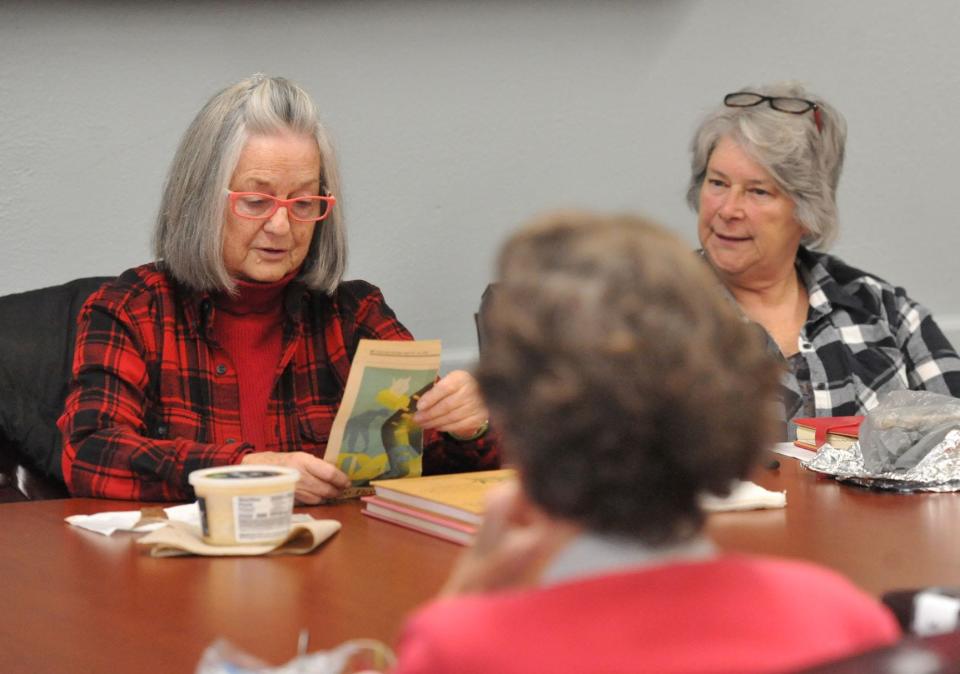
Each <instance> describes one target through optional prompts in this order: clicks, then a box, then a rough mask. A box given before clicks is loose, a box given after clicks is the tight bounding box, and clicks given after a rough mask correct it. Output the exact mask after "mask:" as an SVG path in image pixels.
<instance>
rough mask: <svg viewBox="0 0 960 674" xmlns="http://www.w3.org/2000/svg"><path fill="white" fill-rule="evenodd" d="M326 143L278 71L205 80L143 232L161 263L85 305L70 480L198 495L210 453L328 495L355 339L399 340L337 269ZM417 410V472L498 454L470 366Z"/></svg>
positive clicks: (383, 311) (334, 191) (142, 492)
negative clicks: (209, 86)
mask: <svg viewBox="0 0 960 674" xmlns="http://www.w3.org/2000/svg"><path fill="white" fill-rule="evenodd" d="M339 187H340V184H339V177H338V171H337V164H336V159H335V157H334V153H333V150H332V147H331V144H330V140H329V138H328V136H327V134H326V132H325V131H324V129H323V127H322V125H321V124H320V122H319V120H318V118H317V113H316V109H315V106H314V104H313V102H312V101H311V99H310V97H309V96H308V95H307V93H306V92H305V91H303V89H301V88H300V87H298V86H297V85H295V84H293V83H292V82H290V81H288V80H285V79H283V78H273V77H265V76H262V75H255V76H253V77H251V78H249V79H246V80H243V81H241V82H238V83H237V84H235V85H233V86H231V87H229V88H227V89H225V90H223V91H221V92H220V93H218V94H216V95H215V96H214V97H213V98H211V99H210V101H209V102H207V104H206V105H205V106H204V107H203V109H202V110H201V111H200V112H199V113H198V114H197V116H196V118H195V119H194V120H193V123H192V124H191V125H190V127H189V128H188V129H187V132H186V134H185V135H184V137H183V139H182V141H181V143H180V146H179V148H178V150H177V153H176V156H175V157H174V160H173V164H172V166H171V169H170V173H169V176H168V178H167V183H166V187H165V190H164V194H163V199H162V202H161V205H160V212H159V215H158V218H157V222H156V228H155V231H154V248H155V252H156V256H157V261H156V262H154V263H151V264H146V265H143V266H140V267H137V268H135V269H131V270H128V271H127V272H125V273H124V274H122V275H121V276H120V277H118V278H117V279H116V280H114V281H113V282H110V283H108V284H107V285H105V286H104V287H103V288H102V289H101V290H99V291H98V292H97V293H95V294H94V295H93V296H92V297H91V298H90V299H89V300H88V301H87V303H86V305H85V306H84V308H83V310H82V312H81V315H80V325H79V331H78V337H77V345H76V355H75V362H74V370H73V380H72V385H71V390H70V393H69V395H68V397H67V402H66V408H65V411H64V413H63V415H62V417H61V418H60V421H59V424H58V425H59V427H60V430H61V432H62V434H63V437H64V450H63V459H62V465H63V472H64V478H65V480H66V483H67V486H68V488H69V489H70V492H71V493H72V494H74V495H84V496H102V497H108V498H120V499H135V500H184V499H189V498H192V489H191V487H190V486H189V484H188V482H187V475H188V474H189V473H190V472H191V471H193V470H196V469H199V468H204V467H208V466H216V465H227V464H238V463H258V464H264V463H266V464H280V465H286V466H290V467H293V468H296V469H297V470H299V472H300V480H299V482H298V483H297V489H296V497H297V500H298V501H300V502H301V503H317V502H318V501H320V500H322V499H325V498H330V497H335V496H337V495H338V494H340V493H341V492H342V490H343V489H344V488H345V487H347V485H348V484H349V479H348V477H347V476H346V475H345V474H344V473H343V472H342V471H340V470H338V469H337V467H336V466H334V465H332V464H330V463H327V462H326V461H324V460H323V459H322V457H323V454H324V451H325V449H326V443H327V439H328V437H329V434H330V428H331V424H332V422H333V419H334V417H335V415H336V412H337V409H338V407H339V404H340V399H341V396H342V394H343V389H344V386H345V383H346V379H347V374H348V372H349V369H350V361H351V358H352V357H353V355H354V353H355V352H356V349H357V345H358V342H359V340H360V339H364V338H366V339H388V340H409V339H412V337H411V335H410V333H409V332H408V331H407V330H406V329H405V328H404V327H403V325H401V324H400V322H399V321H398V320H397V318H396V316H395V315H394V313H393V311H391V309H390V308H389V307H388V306H387V305H386V303H385V301H384V298H383V295H382V294H381V293H380V291H379V290H378V289H377V288H376V287H374V286H372V285H370V284H369V283H366V282H363V281H343V280H342V275H343V271H344V267H345V261H346V240H345V233H344V227H343V222H342V213H341V208H340V204H338V202H337V195H338V194H339ZM413 418H414V421H416V422H417V423H418V424H419V425H420V426H422V427H423V428H424V429H425V430H426V433H425V434H424V456H423V469H424V472H427V473H430V472H447V471H458V470H467V469H482V468H492V467H496V466H497V465H498V462H499V455H498V452H497V449H496V447H495V445H494V444H493V443H492V442H491V441H490V439H489V438H487V437H485V433H486V419H487V411H486V408H485V406H484V404H483V402H482V400H481V399H480V396H479V394H478V391H477V386H476V382H475V380H474V379H473V377H472V376H471V375H470V374H469V373H467V372H464V371H457V372H451V373H450V374H448V375H447V376H445V377H443V378H442V379H440V380H439V381H438V382H437V383H436V384H435V385H434V387H433V388H432V389H431V390H430V391H428V392H426V393H424V394H423V395H422V396H421V397H420V399H419V401H418V404H417V412H416V414H415V415H414V417H413Z"/></svg>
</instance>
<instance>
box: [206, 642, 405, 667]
mask: <svg viewBox="0 0 960 674" xmlns="http://www.w3.org/2000/svg"><path fill="white" fill-rule="evenodd" d="M395 664H396V657H395V656H394V654H393V651H391V650H390V648H389V647H387V646H385V645H384V644H382V643H381V642H379V641H376V640H375V639H352V640H350V641H346V642H344V643H342V644H340V645H339V646H337V647H336V648H334V649H333V650H329V651H317V652H314V653H303V654H301V655H298V656H297V657H295V658H294V659H292V660H290V661H289V662H287V663H285V664H283V665H280V666H279V667H270V666H268V665H266V664H264V663H263V662H262V661H260V660H259V659H257V658H255V657H253V656H252V655H250V654H249V653H245V652H244V651H242V650H240V649H239V648H237V647H236V646H235V645H233V644H231V643H230V642H229V641H226V640H223V639H219V640H217V641H215V642H213V643H212V644H211V645H210V646H208V647H207V649H206V650H205V651H204V652H203V655H202V656H201V657H200V663H199V664H198V665H197V670H196V674H378V673H380V672H386V671H387V670H388V669H390V668H391V667H393V666H394V665H395Z"/></svg>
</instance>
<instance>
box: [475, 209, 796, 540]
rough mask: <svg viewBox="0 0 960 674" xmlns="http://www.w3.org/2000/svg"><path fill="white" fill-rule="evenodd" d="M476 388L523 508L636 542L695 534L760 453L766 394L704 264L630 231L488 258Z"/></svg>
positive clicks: (559, 227)
mask: <svg viewBox="0 0 960 674" xmlns="http://www.w3.org/2000/svg"><path fill="white" fill-rule="evenodd" d="M498 280H499V285H498V287H497V292H496V293H495V294H494V296H493V298H492V301H491V306H490V310H489V313H488V321H487V325H486V330H487V332H486V336H485V340H486V341H485V342H484V349H483V352H482V354H481V357H480V364H479V367H478V373H477V374H478V380H479V382H480V386H481V389H482V391H483V394H484V396H485V398H486V400H487V402H488V404H489V406H490V409H491V413H492V416H493V419H494V420H495V422H496V423H497V424H498V427H499V428H500V429H501V430H502V433H503V442H504V451H505V454H506V458H507V460H508V461H511V462H513V463H515V464H516V465H517V467H518V468H519V469H520V471H521V476H522V481H523V488H524V490H525V492H526V493H527V495H528V496H529V497H530V498H531V499H532V500H533V501H534V502H535V503H536V504H537V505H539V506H540V507H541V508H542V509H543V510H544V511H546V512H547V513H548V514H550V515H551V516H554V517H558V518H562V519H566V520H570V521H573V522H576V523H579V524H582V525H584V526H585V527H587V528H588V529H590V530H593V531H596V532H602V533H611V534H622V535H627V536H631V537H634V538H639V539H641V540H644V541H646V542H649V543H660V542H664V541H667V540H671V539H676V538H682V537H684V536H686V535H688V534H691V533H693V532H694V531H696V530H698V529H699V527H700V525H701V524H702V520H703V514H702V511H701V510H700V506H699V501H698V496H699V495H700V494H701V493H705V492H709V493H715V494H725V493H727V492H728V491H729V488H730V486H731V482H732V481H733V480H734V479H735V478H739V477H743V476H745V474H746V473H747V472H748V471H749V469H750V468H751V466H752V464H753V463H754V461H755V459H756V455H757V453H758V452H759V450H760V449H761V448H762V447H763V446H764V444H765V443H766V442H767V441H768V440H769V439H770V437H771V431H772V430H773V427H774V423H773V418H774V417H773V412H772V409H771V407H772V406H771V404H770V401H771V400H772V398H773V395H774V391H775V390H776V386H777V380H778V370H777V366H776V365H775V364H774V363H773V361H772V360H771V359H770V358H769V356H768V354H767V352H766V350H765V348H764V345H763V342H762V339H761V338H760V335H759V334H758V332H757V331H756V330H755V328H752V327H751V326H750V325H749V324H747V323H745V322H744V321H743V320H742V319H741V318H740V316H739V315H738V314H737V312H736V311H735V310H734V308H733V306H732V304H731V303H730V302H729V301H728V300H727V299H726V298H724V297H723V296H722V295H721V294H720V291H719V289H718V287H717V286H718V282H717V280H716V278H715V277H713V276H712V275H711V274H710V272H709V270H708V268H707V266H706V264H705V263H704V262H703V261H702V260H701V259H700V258H699V257H698V256H697V255H696V254H695V253H693V252H692V251H691V250H690V249H689V248H687V247H686V246H684V245H683V244H682V243H681V242H680V241H679V240H678V239H677V238H675V237H674V236H673V235H672V234H670V233H668V232H666V231H665V230H663V229H661V228H660V227H658V226H656V225H653V224H651V223H649V222H646V221H644V220H642V219H640V218H638V217H633V216H628V215H619V216H618V215H613V216H607V215H597V214H591V213H580V212H563V213H557V214H553V215H549V216H546V217H544V218H542V219H540V220H537V221H535V222H533V223H532V224H530V225H529V226H527V227H525V228H524V229H522V230H520V231H519V232H518V233H517V234H515V235H514V236H513V237H512V238H511V239H510V240H509V241H508V242H507V243H506V245H505V246H504V248H503V250H502V252H501V255H500V259H499V278H498Z"/></svg>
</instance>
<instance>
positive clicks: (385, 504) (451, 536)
mask: <svg viewBox="0 0 960 674" xmlns="http://www.w3.org/2000/svg"><path fill="white" fill-rule="evenodd" d="M360 500H362V501H363V502H364V505H365V507H364V509H363V511H362V512H363V514H364V515H369V516H370V517H373V518H376V519H378V520H384V521H386V522H392V523H394V524H399V525H400V526H402V527H407V528H408V529H413V530H414V531H420V532H422V533H425V534H430V535H431V536H436V537H437V538H442V539H443V540H445V541H450V542H451V543H458V544H459V545H469V544H470V543H472V542H473V537H474V536H475V535H476V533H477V528H476V527H475V526H473V525H472V524H467V523H465V522H460V521H457V520H454V519H450V518H447V517H441V516H440V515H436V514H434V513H428V512H426V511H423V510H417V509H416V508H408V507H407V506H403V505H400V504H399V503H392V502H390V501H387V500H384V499H382V498H378V497H376V496H364V497H363V498H362V499H360Z"/></svg>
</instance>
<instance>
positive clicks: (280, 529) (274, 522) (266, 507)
mask: <svg viewBox="0 0 960 674" xmlns="http://www.w3.org/2000/svg"><path fill="white" fill-rule="evenodd" d="M292 512H293V491H287V492H283V493H280V494H272V495H270V496H234V497H233V530H234V532H235V534H236V538H237V542H238V543H252V542H256V541H269V540H276V539H279V538H283V537H284V536H286V535H287V532H289V531H290V515H291V513H292Z"/></svg>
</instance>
